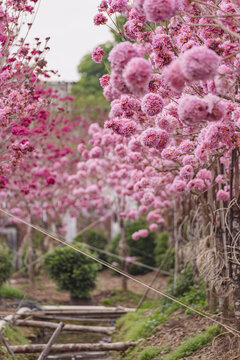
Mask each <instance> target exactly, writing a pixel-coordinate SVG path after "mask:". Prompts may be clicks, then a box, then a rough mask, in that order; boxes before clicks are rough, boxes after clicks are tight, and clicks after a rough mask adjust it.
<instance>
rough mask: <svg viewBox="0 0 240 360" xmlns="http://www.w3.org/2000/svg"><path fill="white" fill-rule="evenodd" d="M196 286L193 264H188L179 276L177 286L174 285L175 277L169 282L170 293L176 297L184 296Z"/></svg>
mask: <svg viewBox="0 0 240 360" xmlns="http://www.w3.org/2000/svg"><path fill="white" fill-rule="evenodd" d="M193 285H194V277H193V270H192V266H191V264H187V265H186V266H185V268H184V269H183V271H182V273H181V274H180V275H179V277H178V279H177V282H176V284H174V283H173V277H171V278H170V280H169V288H168V293H169V294H170V295H172V296H174V297H180V296H183V295H184V294H185V293H186V292H187V291H189V290H190V288H191V286H193Z"/></svg>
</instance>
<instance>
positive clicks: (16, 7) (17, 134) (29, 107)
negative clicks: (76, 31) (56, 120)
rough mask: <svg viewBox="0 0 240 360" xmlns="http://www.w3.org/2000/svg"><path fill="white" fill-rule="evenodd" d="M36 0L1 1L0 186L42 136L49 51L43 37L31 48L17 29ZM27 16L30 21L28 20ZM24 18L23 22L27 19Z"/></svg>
mask: <svg viewBox="0 0 240 360" xmlns="http://www.w3.org/2000/svg"><path fill="white" fill-rule="evenodd" d="M36 3H37V0H20V1H12V0H6V1H4V2H3V1H1V3H0V14H1V16H0V27H1V36H0V58H1V60H0V92H1V100H0V119H1V126H0V136H1V144H0V154H1V159H0V186H1V188H4V187H5V186H6V184H7V183H8V180H9V177H10V176H11V171H12V170H13V168H14V167H16V166H17V165H19V163H20V162H21V159H22V158H23V157H26V156H27V155H29V154H30V153H31V152H32V151H33V149H34V143H36V142H37V141H35V140H34V138H40V137H41V136H45V133H44V131H45V123H44V121H45V120H44V116H43V117H41V111H42V109H43V107H44V106H45V100H46V99H45V98H44V97H43V96H42V91H43V86H42V85H41V84H40V82H39V76H40V75H41V76H42V78H43V79H44V77H48V76H49V75H48V73H47V71H46V70H45V65H46V61H45V60H44V54H45V52H46V51H47V50H48V47H47V41H48V39H46V42H45V44H41V42H40V41H39V39H36V44H35V46H34V47H33V48H31V47H30V45H29V44H28V43H27V42H26V36H27V33H28V29H30V27H31V25H32V22H29V23H28V25H27V27H28V28H27V29H26V34H25V33H24V31H23V32H21V36H23V37H22V38H20V30H21V24H22V20H23V19H24V18H26V19H27V20H28V21H31V17H33V12H34V7H35V4H36ZM29 19H30V20H29ZM27 20H26V21H27Z"/></svg>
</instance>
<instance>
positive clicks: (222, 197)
mask: <svg viewBox="0 0 240 360" xmlns="http://www.w3.org/2000/svg"><path fill="white" fill-rule="evenodd" d="M229 197H230V195H229V192H228V191H224V190H219V191H218V192H217V200H219V201H228V200H229Z"/></svg>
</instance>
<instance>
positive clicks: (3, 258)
mask: <svg viewBox="0 0 240 360" xmlns="http://www.w3.org/2000/svg"><path fill="white" fill-rule="evenodd" d="M12 272H13V259H12V254H11V252H10V250H9V248H8V247H4V248H2V249H0V287H1V286H2V285H3V284H4V283H5V281H7V280H8V279H9V278H10V277H11V275H12Z"/></svg>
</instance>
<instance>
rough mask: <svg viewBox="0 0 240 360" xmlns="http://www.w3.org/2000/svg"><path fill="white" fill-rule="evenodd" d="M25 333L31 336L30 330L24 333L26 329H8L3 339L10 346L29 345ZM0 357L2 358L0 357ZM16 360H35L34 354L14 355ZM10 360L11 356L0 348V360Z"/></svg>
mask: <svg viewBox="0 0 240 360" xmlns="http://www.w3.org/2000/svg"><path fill="white" fill-rule="evenodd" d="M27 332H29V334H31V332H32V329H31V330H30V328H29V329H28V330H27V331H26V329H23V328H21V329H19V328H18V327H11V328H10V327H8V328H7V330H6V332H5V333H4V337H5V338H6V339H7V341H8V343H9V344H10V345H27V344H29V341H28V338H27ZM1 356H2V357H1ZM15 356H16V359H17V360H33V359H36V355H35V354H16V355H15ZM3 359H4V360H12V356H10V355H9V354H8V353H6V351H5V350H3V348H2V349H1V346H0V360H3Z"/></svg>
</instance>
